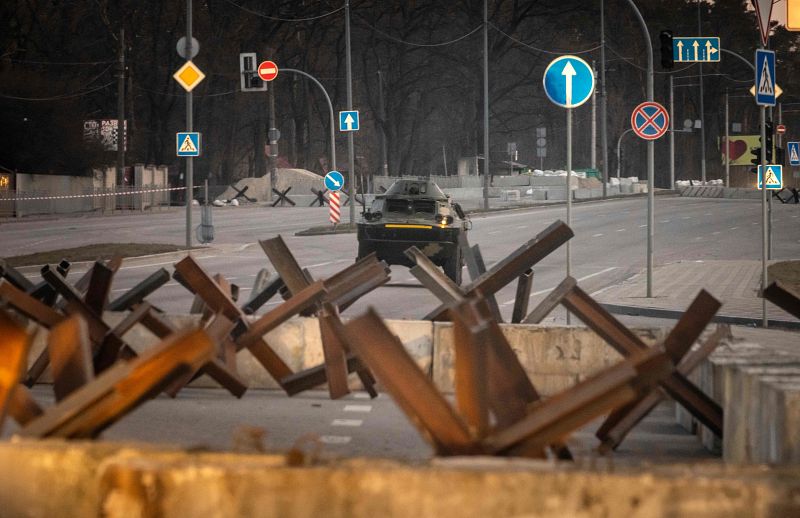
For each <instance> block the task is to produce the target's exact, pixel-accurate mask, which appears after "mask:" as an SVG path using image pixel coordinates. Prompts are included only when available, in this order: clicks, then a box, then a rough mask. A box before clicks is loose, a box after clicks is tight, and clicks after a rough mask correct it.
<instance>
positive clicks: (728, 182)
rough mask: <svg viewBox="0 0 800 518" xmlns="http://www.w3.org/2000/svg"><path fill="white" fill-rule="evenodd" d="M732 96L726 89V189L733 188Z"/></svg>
mask: <svg viewBox="0 0 800 518" xmlns="http://www.w3.org/2000/svg"><path fill="white" fill-rule="evenodd" d="M729 102H730V96H729V95H728V89H727V88H726V89H725V187H730V186H731V144H730V142H731V135H730V131H731V123H730V114H729V110H730V105H729Z"/></svg>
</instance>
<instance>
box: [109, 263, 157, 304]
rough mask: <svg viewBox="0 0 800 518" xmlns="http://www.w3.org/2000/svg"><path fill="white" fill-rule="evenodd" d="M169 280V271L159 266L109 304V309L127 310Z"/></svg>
mask: <svg viewBox="0 0 800 518" xmlns="http://www.w3.org/2000/svg"><path fill="white" fill-rule="evenodd" d="M167 282H169V272H168V271H167V270H165V269H164V268H159V269H158V270H157V271H155V272H153V273H151V274H150V275H148V276H147V278H145V279H144V280H143V281H141V282H139V283H137V284H136V286H134V287H133V288H131V289H129V290H128V291H126V292H125V293H123V294H122V295H120V296H119V297H117V298H116V299H114V300H113V301H111V302H110V303H109V304H108V310H109V311H125V310H127V309H130V308H132V307H133V306H135V305H137V304H141V303H142V302H143V301H144V299H145V298H146V297H148V296H150V294H152V293H153V292H154V291H156V290H157V289H159V288H160V287H161V286H163V285H164V284H166V283H167Z"/></svg>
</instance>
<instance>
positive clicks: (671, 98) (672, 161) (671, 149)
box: [669, 73, 675, 190]
mask: <svg viewBox="0 0 800 518" xmlns="http://www.w3.org/2000/svg"><path fill="white" fill-rule="evenodd" d="M672 76H673V74H671V73H670V75H669V188H670V189H672V190H675V79H674V78H673V77H672Z"/></svg>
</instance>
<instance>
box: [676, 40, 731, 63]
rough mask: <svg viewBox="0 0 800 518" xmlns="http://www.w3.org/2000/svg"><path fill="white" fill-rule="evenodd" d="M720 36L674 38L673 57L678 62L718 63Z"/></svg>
mask: <svg viewBox="0 0 800 518" xmlns="http://www.w3.org/2000/svg"><path fill="white" fill-rule="evenodd" d="M719 54H720V52H719V38H684V37H680V38H677V37H676V38H673V39H672V59H673V61H675V62H676V63H716V62H717V61H719Z"/></svg>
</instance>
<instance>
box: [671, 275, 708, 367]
mask: <svg viewBox="0 0 800 518" xmlns="http://www.w3.org/2000/svg"><path fill="white" fill-rule="evenodd" d="M720 307H722V303H721V302H720V301H718V300H717V299H715V298H714V297H712V296H711V294H710V293H709V292H707V291H706V290H700V293H699V294H698V295H697V296H696V297H695V298H694V300H693V301H692V303H691V304H690V305H689V307H688V308H687V309H686V311H685V312H684V314H683V316H682V317H681V318H680V320H678V323H677V324H675V327H673V328H672V330H670V332H669V335H667V338H666V339H665V340H664V350H665V351H666V352H667V355H669V357H670V358H671V359H672V363H674V364H675V365H677V364H678V363H680V361H681V359H682V358H683V357H684V355H685V354H686V353H687V352H688V351H689V349H691V348H692V345H693V344H694V343H695V342H696V341H697V339H698V338H700V335H701V334H702V333H703V329H705V328H706V326H707V325H708V324H709V323H710V322H711V319H713V318H714V315H716V314H717V311H719V308H720Z"/></svg>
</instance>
